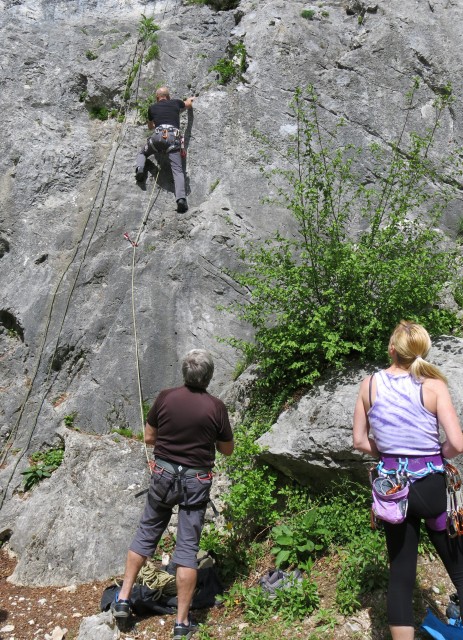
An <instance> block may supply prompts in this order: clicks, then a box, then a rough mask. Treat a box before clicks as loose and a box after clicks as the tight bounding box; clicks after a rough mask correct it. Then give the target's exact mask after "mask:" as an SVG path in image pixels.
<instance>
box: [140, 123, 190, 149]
mask: <svg viewBox="0 0 463 640" xmlns="http://www.w3.org/2000/svg"><path fill="white" fill-rule="evenodd" d="M148 144H150V145H151V147H152V149H153V150H154V151H160V152H163V153H171V152H172V151H179V150H180V149H181V146H182V135H181V133H180V129H177V127H173V126H172V125H169V124H161V125H159V126H157V127H156V128H155V129H154V133H153V135H152V136H151V137H150V138H149V139H148Z"/></svg>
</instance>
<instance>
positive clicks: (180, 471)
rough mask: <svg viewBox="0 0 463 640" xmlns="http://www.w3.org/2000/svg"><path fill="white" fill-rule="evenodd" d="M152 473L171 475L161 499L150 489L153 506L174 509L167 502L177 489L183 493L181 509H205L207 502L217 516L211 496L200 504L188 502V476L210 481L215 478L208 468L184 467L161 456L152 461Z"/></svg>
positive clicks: (150, 500) (140, 493) (149, 498)
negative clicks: (157, 498)
mask: <svg viewBox="0 0 463 640" xmlns="http://www.w3.org/2000/svg"><path fill="white" fill-rule="evenodd" d="M150 469H151V473H153V474H158V475H163V474H164V473H167V474H169V475H170V476H171V478H170V483H169V485H168V486H167V489H166V491H165V493H164V495H163V496H162V498H161V499H160V500H155V499H154V498H153V497H152V496H151V494H150V493H149V491H148V490H146V491H148V501H149V502H150V504H151V506H152V507H153V508H156V507H161V508H162V509H172V506H173V505H171V504H168V503H166V502H165V500H166V498H167V496H168V494H169V493H170V492H171V491H175V490H176V491H177V492H178V493H182V494H183V504H179V505H178V508H179V509H184V510H187V511H191V510H192V511H196V510H199V509H204V507H205V506H206V505H207V504H210V505H211V507H212V510H213V511H214V516H215V517H217V516H218V515H219V512H218V511H217V509H216V507H215V505H214V503H213V502H212V500H210V499H209V498H208V499H207V500H205V501H204V502H200V503H199V504H194V505H191V504H188V491H187V483H186V479H187V478H196V479H197V480H199V482H210V481H211V480H212V478H213V473H212V471H211V470H210V469H208V468H194V467H184V466H183V465H181V464H176V463H175V462H169V461H167V460H162V459H161V458H156V460H154V461H152V462H150ZM146 491H140V492H139V493H137V494H136V496H135V497H137V496H140V495H142V494H143V493H146Z"/></svg>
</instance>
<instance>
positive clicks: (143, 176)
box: [135, 167, 146, 182]
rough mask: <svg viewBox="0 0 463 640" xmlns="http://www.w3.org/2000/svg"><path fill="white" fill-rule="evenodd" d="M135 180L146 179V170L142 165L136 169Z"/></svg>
mask: <svg viewBox="0 0 463 640" xmlns="http://www.w3.org/2000/svg"><path fill="white" fill-rule="evenodd" d="M135 180H136V181H137V182H145V180H146V173H145V170H144V169H142V168H141V167H137V168H136V169H135Z"/></svg>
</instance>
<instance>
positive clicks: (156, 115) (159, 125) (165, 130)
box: [135, 87, 194, 213]
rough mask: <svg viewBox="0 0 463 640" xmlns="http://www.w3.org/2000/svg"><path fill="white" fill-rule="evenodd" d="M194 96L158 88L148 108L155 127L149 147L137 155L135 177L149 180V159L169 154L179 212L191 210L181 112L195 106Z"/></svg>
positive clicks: (149, 126)
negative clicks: (179, 96) (173, 96)
mask: <svg viewBox="0 0 463 640" xmlns="http://www.w3.org/2000/svg"><path fill="white" fill-rule="evenodd" d="M193 100H194V97H191V98H187V99H186V100H178V99H171V97H170V93H169V89H168V88H167V87H160V88H159V89H158V90H157V91H156V102H155V104H152V105H151V106H150V108H149V109H148V128H149V129H152V130H154V133H153V134H152V136H150V137H149V138H148V140H147V141H146V144H145V146H144V147H143V149H141V151H140V152H139V154H138V155H137V161H136V170H135V178H136V180H137V182H144V181H145V180H146V171H145V163H146V158H148V156H150V155H152V154H153V153H155V152H161V153H167V154H168V157H169V162H170V168H171V169H172V176H173V178H174V187H175V199H176V200H177V211H178V213H185V211H188V204H187V201H186V191H185V175H184V173H183V165H182V156H181V153H180V151H181V141H182V136H181V133H180V112H181V111H183V109H191V108H192V107H193Z"/></svg>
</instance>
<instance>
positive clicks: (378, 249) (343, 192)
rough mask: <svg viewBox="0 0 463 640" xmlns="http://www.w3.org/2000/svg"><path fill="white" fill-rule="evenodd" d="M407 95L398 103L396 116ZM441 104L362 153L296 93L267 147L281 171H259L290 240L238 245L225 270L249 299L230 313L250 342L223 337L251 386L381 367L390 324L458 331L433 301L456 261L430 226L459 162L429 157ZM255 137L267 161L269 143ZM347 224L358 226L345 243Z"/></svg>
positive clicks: (312, 101) (306, 381)
mask: <svg viewBox="0 0 463 640" xmlns="http://www.w3.org/2000/svg"><path fill="white" fill-rule="evenodd" d="M417 88H418V83H415V85H414V87H413V89H412V90H411V91H410V93H409V94H408V96H407V105H406V107H407V109H406V113H407V118H408V114H409V113H410V110H411V109H410V106H411V105H412V104H413V99H414V95H415V92H416V89H417ZM450 103H451V95H450V89H448V90H447V91H445V92H443V94H442V95H441V96H439V97H438V98H437V99H436V101H435V103H434V107H435V124H434V126H433V127H432V128H430V129H428V130H426V131H425V132H424V133H422V134H418V133H416V132H410V133H409V134H408V136H407V135H406V133H405V132H406V129H407V120H406V121H405V123H404V126H403V128H402V131H401V133H400V135H399V137H398V139H397V141H396V142H395V143H393V144H391V148H390V149H387V150H385V149H383V148H380V147H379V146H378V145H372V146H371V147H370V149H369V150H362V149H356V148H354V147H352V145H346V144H343V143H342V140H341V133H340V132H341V130H342V127H343V125H344V123H343V122H342V121H340V122H338V123H337V125H336V127H335V128H334V130H332V131H328V132H327V133H325V129H324V128H322V127H321V124H320V122H319V115H318V107H317V96H316V94H315V91H314V89H313V87H309V89H308V90H307V92H303V91H302V90H300V89H298V90H297V91H296V93H295V97H294V100H293V102H292V108H293V112H294V118H295V120H294V122H295V128H296V133H295V135H294V136H293V137H292V138H291V139H290V140H289V142H288V147H287V148H286V150H283V151H282V149H281V139H280V138H278V145H279V146H278V149H277V150H276V153H278V156H279V157H280V158H281V157H282V155H283V157H284V158H285V159H286V162H287V164H286V166H285V167H284V168H281V169H280V168H277V169H270V170H268V171H266V170H265V169H263V171H264V173H265V175H266V176H267V177H268V179H269V180H270V181H271V183H272V186H273V188H274V190H275V192H276V193H277V197H276V198H275V199H274V200H270V202H277V203H278V204H280V205H285V206H286V207H287V208H288V209H289V211H290V212H291V214H292V216H293V218H294V220H295V223H296V226H297V231H296V236H295V237H284V236H283V235H281V234H280V233H275V234H274V235H272V236H271V237H270V238H269V239H268V240H267V241H265V242H252V241H248V242H246V244H245V247H244V249H243V250H242V251H241V253H240V256H241V258H242V260H243V271H242V272H238V273H234V274H233V276H234V277H235V279H236V280H237V281H238V282H239V283H240V284H241V285H243V287H245V288H246V289H248V290H250V291H251V299H250V300H248V301H246V302H244V303H237V304H236V305H234V306H233V307H232V308H231V311H233V312H235V313H237V314H238V316H239V317H240V318H241V319H242V320H245V321H247V322H248V323H250V325H251V326H252V327H253V328H254V330H255V334H254V336H255V337H254V342H252V343H250V342H243V341H237V340H235V341H234V340H231V341H230V342H231V343H232V344H233V345H234V346H236V347H238V348H239V349H240V350H241V351H242V352H243V353H244V355H245V358H247V359H249V358H252V359H253V360H254V361H256V362H258V363H259V367H260V371H261V373H262V376H261V378H260V381H259V382H258V384H259V385H260V386H266V387H268V388H269V389H282V388H286V389H287V390H292V389H294V388H297V387H298V386H302V385H306V386H307V385H311V384H313V383H314V381H315V380H317V378H319V377H320V375H321V372H322V371H323V370H326V369H327V368H329V367H336V368H342V367H343V366H344V364H345V363H346V361H348V360H352V359H359V360H369V361H375V360H376V361H379V360H383V359H384V356H385V354H386V347H387V343H388V339H389V335H390V332H391V329H392V328H393V326H394V325H395V324H396V323H397V322H398V321H399V320H400V319H401V318H408V319H411V320H414V321H417V322H420V323H422V324H424V325H425V326H426V327H427V329H428V331H429V332H430V333H431V334H434V335H438V334H442V333H450V332H452V331H454V330H457V329H458V330H459V329H460V327H461V323H460V321H459V320H458V318H457V316H456V314H455V313H453V312H451V311H448V310H446V309H443V308H441V307H440V306H439V296H440V294H441V292H442V290H443V288H444V286H448V285H449V283H450V286H451V287H455V283H454V279H455V274H456V266H457V265H460V264H461V256H459V255H458V253H457V252H456V251H454V250H452V249H449V248H447V247H446V246H445V245H444V243H443V236H442V234H441V233H440V232H439V230H438V228H437V227H438V222H439V220H440V218H441V216H442V214H443V211H444V210H445V207H446V205H447V204H448V202H449V201H450V200H451V199H452V198H454V197H455V194H454V191H453V188H452V176H453V172H454V171H455V170H458V168H459V165H460V164H461V162H460V160H459V159H458V157H457V154H454V155H453V156H449V157H447V158H444V159H443V160H442V162H441V163H440V166H439V167H437V168H436V167H435V166H433V165H432V164H431V161H430V159H429V157H430V150H431V148H432V145H433V143H434V141H435V134H436V131H437V128H438V125H439V122H440V119H441V118H442V115H443V113H444V111H445V110H446V109H447V108H448V106H449V104H450ZM258 138H259V139H260V140H261V142H262V144H263V146H264V148H265V149H266V150H267V154H268V152H269V151H270V150H271V148H272V147H271V144H270V141H269V140H266V139H265V138H264V137H263V136H261V135H258ZM365 154H369V155H370V157H369V159H368V160H369V162H370V164H372V165H373V166H372V169H371V176H374V178H371V179H373V180H374V182H373V183H368V184H366V181H365V176H364V173H363V174H362V175H360V173H361V171H362V169H361V167H360V165H361V164H362V163H364V164H365V163H366V164H368V160H367V158H365V157H363V156H365ZM264 160H265V157H264ZM267 162H268V166H271V160H270V159H269V158H267ZM357 166H358V167H359V168H358V172H359V173H358V174H356V173H355V170H357ZM439 172H441V173H439ZM441 174H442V175H441ZM443 174H445V178H443V177H442V176H443ZM369 179H370V178H369ZM431 180H432V184H433V188H431V187H430V181H431ZM353 228H359V229H360V231H359V232H358V233H357V235H356V237H353V235H352V229H353Z"/></svg>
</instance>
